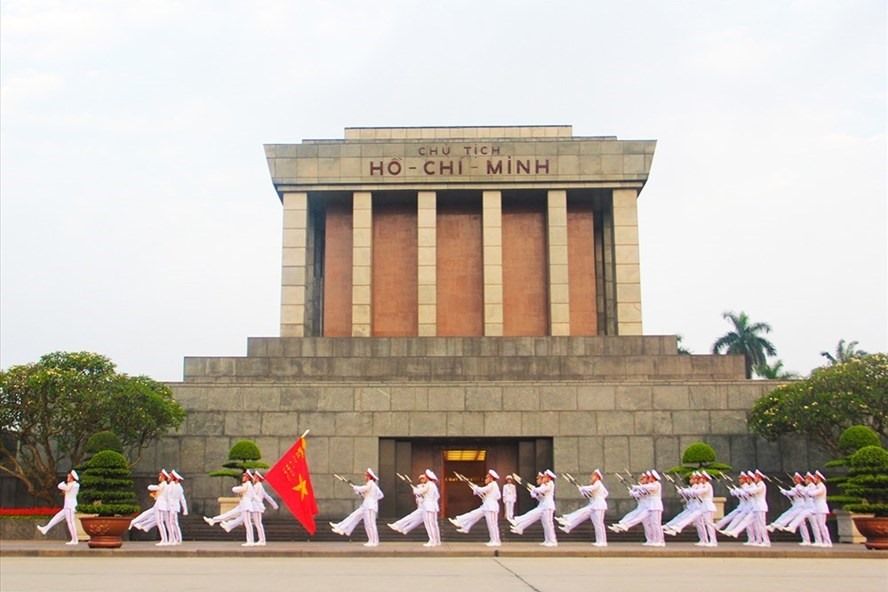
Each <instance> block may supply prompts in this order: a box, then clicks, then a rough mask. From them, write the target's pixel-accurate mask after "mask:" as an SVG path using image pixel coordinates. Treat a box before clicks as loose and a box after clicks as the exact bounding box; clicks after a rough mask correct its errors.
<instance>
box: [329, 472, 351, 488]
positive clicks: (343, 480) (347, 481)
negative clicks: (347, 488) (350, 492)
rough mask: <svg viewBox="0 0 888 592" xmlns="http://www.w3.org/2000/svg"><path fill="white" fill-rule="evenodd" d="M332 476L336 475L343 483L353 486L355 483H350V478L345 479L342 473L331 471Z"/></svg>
mask: <svg viewBox="0 0 888 592" xmlns="http://www.w3.org/2000/svg"><path fill="white" fill-rule="evenodd" d="M333 476H334V477H336V478H337V479H339V480H340V481H342V482H343V483H348V484H349V485H351V486H352V487H354V486H355V484H354V483H352V480H351V479H347V478H346V477H343V476H342V475H337V474H336V473H333Z"/></svg>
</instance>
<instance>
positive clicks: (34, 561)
mask: <svg viewBox="0 0 888 592" xmlns="http://www.w3.org/2000/svg"><path fill="white" fill-rule="evenodd" d="M482 549H483V551H482V550H479V549H478V547H477V546H476V545H471V544H450V545H445V546H444V547H442V548H440V549H438V550H435V551H428V550H424V549H422V548H421V547H420V548H419V549H417V547H416V546H415V545H412V544H390V545H383V546H381V547H379V548H376V549H366V548H364V547H363V546H360V545H355V544H347V543H341V544H317V543H315V544H312V543H272V544H270V545H268V546H267V547H265V548H258V549H257V548H252V549H246V550H243V549H241V548H240V547H239V546H238V545H234V544H232V543H191V544H189V543H186V544H185V545H183V546H182V547H180V548H177V549H175V550H173V549H164V548H160V549H158V548H157V547H155V546H154V545H152V544H150V543H127V544H126V545H125V546H124V548H123V549H120V550H116V551H99V550H95V549H88V548H86V545H78V546H77V547H75V548H71V547H66V546H65V545H60V544H59V543H57V542H54V543H52V544H48V543H47V542H41V543H39V544H38V543H29V544H20V543H17V544H15V545H10V544H8V543H4V544H3V545H2V553H0V591H2V592H44V591H46V592H48V591H53V592H55V591H60V590H65V591H66V592H80V591H84V592H86V591H91V592H96V591H103V590H109V591H110V590H114V591H117V590H122V589H125V590H127V592H141V591H143V590H144V591H151V592H155V591H156V590H158V589H166V590H174V591H177V592H178V591H191V590H213V591H214V592H216V591H224V590H244V589H262V590H309V591H312V590H337V591H341V592H346V591H350V590H360V591H361V592H377V591H379V592H382V591H385V592H392V591H394V590H405V589H408V588H410V589H416V590H420V589H421V590H422V591H423V592H436V591H446V592H457V591H460V590H468V589H475V590H487V591H490V592H493V591H500V590H527V591H537V592H550V591H551V592H573V591H580V590H582V591H584V592H588V591H589V590H593V589H598V590H606V591H609V592H610V591H618V590H635V589H638V588H640V589H648V590H657V591H658V592H663V591H669V590H679V589H686V588H688V587H689V586H690V587H701V586H703V587H705V588H707V589H712V590H718V591H719V592H735V591H736V592H739V591H741V590H742V591H743V592H749V591H750V590H754V591H755V592H770V591H780V592H784V591H785V590H790V589H799V588H800V589H804V590H805V592H818V591H830V592H832V591H835V590H842V591H843V592H857V591H861V592H864V591H866V592H868V591H874V592H878V591H884V590H888V561H886V559H888V554H885V553H878V552H874V551H866V550H865V549H863V548H862V546H860V545H839V546H837V547H835V548H834V550H819V552H814V553H811V552H808V551H802V550H800V549H799V548H798V546H797V545H789V544H785V545H775V546H774V547H772V548H771V549H768V550H749V549H746V548H743V547H742V546H741V545H723V546H721V547H719V549H718V550H717V551H718V553H712V550H707V551H706V552H702V551H701V550H700V549H698V548H695V547H694V546H693V545H691V544H687V545H671V546H670V547H667V548H666V549H665V550H655V549H646V548H642V547H640V546H639V545H612V546H611V547H608V548H607V549H606V550H604V551H605V552H602V550H594V551H592V550H590V549H589V546H588V545H579V544H569V545H562V546H559V547H558V549H555V550H549V549H541V548H540V547H539V546H537V545H530V544H520V545H510V546H509V547H503V548H501V549H500V550H499V554H498V555H495V554H494V553H493V552H492V551H490V550H489V549H487V548H484V547H482ZM690 578H693V580H691V579H690Z"/></svg>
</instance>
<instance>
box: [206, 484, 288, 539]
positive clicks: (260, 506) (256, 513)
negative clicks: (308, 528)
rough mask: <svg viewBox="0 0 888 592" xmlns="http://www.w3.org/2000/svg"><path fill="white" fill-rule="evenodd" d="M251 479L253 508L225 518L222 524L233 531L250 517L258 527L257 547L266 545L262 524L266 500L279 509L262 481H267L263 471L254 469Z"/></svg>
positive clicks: (227, 529) (223, 527)
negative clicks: (228, 518)
mask: <svg viewBox="0 0 888 592" xmlns="http://www.w3.org/2000/svg"><path fill="white" fill-rule="evenodd" d="M251 481H252V485H253V508H252V510H251V511H249V512H239V513H238V515H237V516H235V517H234V518H233V519H231V520H223V521H222V522H221V524H220V526H221V527H222V529H223V530H224V531H225V532H231V531H232V530H234V529H235V528H237V527H238V526H240V525H241V524H243V523H244V519H245V518H249V519H250V521H251V523H252V525H253V526H255V527H256V538H255V541H254V544H255V546H257V547H262V546H265V526H264V525H263V524H262V516H263V514H264V513H265V502H268V503H269V504H270V505H271V507H272V508H274V509H275V510H277V509H278V504H277V502H276V501H274V498H272V497H271V496H270V495H268V492H267V491H265V486H264V485H262V482H263V481H265V477H263V476H262V473H260V472H259V471H255V470H254V471H253V477H252V480H251Z"/></svg>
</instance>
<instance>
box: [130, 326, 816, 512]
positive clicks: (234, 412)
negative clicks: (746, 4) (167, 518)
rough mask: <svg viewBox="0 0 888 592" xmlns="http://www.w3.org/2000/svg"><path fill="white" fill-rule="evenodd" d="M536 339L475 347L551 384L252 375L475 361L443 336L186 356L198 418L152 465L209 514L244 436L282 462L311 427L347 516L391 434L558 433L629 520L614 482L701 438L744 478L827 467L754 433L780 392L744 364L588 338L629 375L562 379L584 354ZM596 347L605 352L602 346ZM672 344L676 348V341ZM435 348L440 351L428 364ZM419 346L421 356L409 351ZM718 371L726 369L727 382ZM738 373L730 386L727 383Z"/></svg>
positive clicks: (329, 500)
mask: <svg viewBox="0 0 888 592" xmlns="http://www.w3.org/2000/svg"><path fill="white" fill-rule="evenodd" d="M538 339H539V338H534V339H531V340H524V341H522V340H521V339H516V340H512V342H511V343H509V342H506V341H504V340H496V341H498V344H497V346H496V349H497V352H498V353H502V352H503V351H504V350H508V351H510V352H511V353H513V354H515V355H514V356H508V355H506V356H502V355H500V356H495V355H490V356H482V355H480V354H481V353H482V352H483V351H484V348H485V345H484V341H485V340H483V339H476V340H472V341H473V345H472V347H474V348H476V350H477V351H476V352H475V353H478V354H479V355H478V356H477V357H478V358H479V359H480V358H485V357H486V358H489V359H490V360H495V361H497V363H499V364H503V365H505V366H508V365H509V364H515V363H517V362H515V360H516V359H517V358H525V359H526V361H532V362H533V363H534V364H537V365H540V366H541V367H543V366H545V367H546V368H548V370H549V372H550V375H551V378H549V379H546V380H542V379H538V378H533V379H526V380H490V379H486V380H478V379H477V378H476V379H473V380H429V379H425V380H417V379H416V376H415V375H409V376H405V377H404V378H402V379H400V380H396V379H381V380H373V379H364V380H355V379H353V378H352V377H351V376H346V377H344V378H343V377H340V376H337V375H335V374H333V375H327V376H325V377H323V379H320V380H293V379H286V378H278V379H274V378H272V377H269V376H268V375H264V376H261V377H260V378H258V379H256V378H255V374H254V372H255V368H254V367H253V366H251V364H255V363H262V362H264V363H268V364H271V365H274V364H277V363H279V364H293V365H298V364H303V365H304V364H305V363H306V362H307V361H308V362H311V361H317V360H321V361H325V360H326V361H333V362H339V363H341V364H342V363H346V364H347V362H342V361H343V360H358V359H360V360H363V361H362V362H361V363H364V364H367V363H369V364H373V363H376V364H380V365H383V366H385V365H388V366H391V367H397V366H399V365H400V367H402V368H410V367H416V366H417V365H419V364H420V363H421V362H425V361H428V360H433V359H435V358H439V359H440V360H443V361H444V362H449V363H458V361H459V360H462V361H463V362H464V361H465V355H464V353H465V349H464V348H462V347H461V346H460V343H461V342H460V340H458V339H453V340H446V339H442V338H435V339H434V340H433V341H434V342H427V343H425V344H422V343H420V342H422V341H423V340H422V338H408V339H403V340H377V339H373V340H367V339H343V340H337V339H326V340H325V339H311V340H309V339H305V340H289V339H274V340H270V339H261V340H251V342H250V356H248V357H247V358H229V359H222V360H220V359H198V360H197V361H195V359H189V361H188V363H187V364H186V377H185V382H183V383H176V384H172V385H171V387H172V388H173V391H174V393H175V397H176V399H177V400H178V401H179V402H180V403H181V404H182V405H183V406H184V407H185V408H186V409H187V411H188V418H187V420H186V422H185V425H184V426H183V429H182V430H180V432H179V433H178V434H174V435H171V436H169V437H167V438H164V440H163V441H162V442H161V443H160V445H159V446H158V448H157V450H156V451H155V453H154V458H153V459H149V458H146V459H145V461H143V464H147V465H151V464H152V462H153V466H154V467H160V466H163V467H175V468H177V469H178V470H179V471H180V472H183V473H184V474H185V475H186V477H187V478H188V486H189V492H190V495H191V500H192V503H193V504H194V507H195V508H197V510H198V511H201V512H205V513H209V512H212V511H214V506H215V501H214V500H215V498H216V497H217V496H219V495H223V494H225V493H226V492H227V487H228V486H230V485H231V484H232V483H230V482H227V481H226V482H223V481H222V480H220V479H211V478H208V477H205V476H204V475H205V474H206V473H207V472H208V471H210V470H213V469H216V468H218V467H219V466H220V465H221V463H222V462H223V461H224V460H225V459H226V455H227V452H228V448H229V447H230V446H231V444H232V443H233V442H234V441H236V440H238V439H241V438H249V439H254V440H255V441H256V442H257V444H258V445H259V446H260V448H261V450H262V451H263V456H264V459H265V460H266V461H267V462H269V463H273V462H274V460H276V459H277V458H278V457H279V455H280V454H282V453H283V452H285V451H286V450H287V448H288V447H289V446H290V445H292V443H293V442H294V441H295V439H296V438H297V437H298V436H299V434H301V433H302V432H303V431H304V430H306V429H310V430H311V434H310V436H309V438H308V460H309V465H310V468H311V472H312V478H313V483H314V487H315V490H316V493H317V496H318V501H319V506H320V509H321V513H322V515H324V516H338V515H341V514H343V513H345V512H348V511H350V510H351V509H352V508H353V507H354V502H355V500H354V496H353V494H352V493H351V491H350V490H349V489H348V488H347V487H344V486H343V485H342V484H341V483H338V482H337V481H336V480H335V479H334V477H333V473H342V474H350V475H360V474H362V473H363V471H364V469H365V468H366V467H368V466H371V467H376V466H378V461H379V458H378V454H379V452H378V441H379V438H383V437H384V438H431V437H482V436H483V437H515V438H517V437H552V438H553V442H554V467H553V468H554V470H555V471H556V472H564V471H567V472H571V473H573V474H575V475H584V474H587V473H589V472H591V471H592V470H593V469H595V468H597V467H600V468H601V469H602V470H603V471H605V472H606V473H609V475H608V476H607V477H606V480H605V481H606V483H607V485H608V487H609V489H610V490H611V507H612V508H615V509H619V510H618V511H622V508H623V507H624V506H626V505H627V504H628V503H629V501H628V498H626V492H625V490H624V488H623V487H622V485H621V484H620V483H619V481H618V480H617V479H616V477H614V476H613V475H610V473H614V472H618V471H623V470H626V469H628V470H629V471H631V472H633V473H636V474H637V473H638V472H641V471H643V470H646V469H649V468H651V467H656V468H658V469H660V470H665V469H668V468H669V467H672V466H674V465H676V464H678V463H679V461H680V456H681V452H682V450H683V449H684V448H685V447H686V446H688V445H689V444H691V443H692V442H696V441H699V440H704V441H706V442H708V443H709V444H711V445H712V446H713V447H714V448H715V450H716V451H717V453H718V457H719V460H720V461H723V462H727V463H729V464H731V465H733V466H734V467H735V468H736V469H737V470H740V469H747V468H759V469H761V470H763V471H765V472H771V473H775V474H782V473H783V472H785V471H794V470H797V469H800V468H807V467H810V466H819V464H818V463H820V462H821V460H822V459H820V458H819V457H817V456H816V455H811V454H809V451H808V448H807V447H806V445H805V442H804V441H800V440H797V439H793V440H788V441H787V442H784V443H781V444H769V443H767V442H764V441H763V440H761V439H759V438H756V437H753V436H751V435H749V433H748V432H747V429H746V414H747V412H748V410H749V409H750V407H751V406H752V404H753V402H754V401H755V400H756V399H757V398H759V397H761V396H762V395H763V394H765V393H767V392H768V391H769V390H770V389H771V388H773V387H774V386H775V384H774V383H770V382H766V381H750V380H745V379H738V378H736V375H737V372H738V371H739V372H742V359H737V358H731V357H723V356H714V357H713V356H679V355H676V354H674V353H673V354H672V355H669V354H668V350H669V349H670V348H669V341H668V340H666V341H662V339H663V338H638V339H637V340H636V341H635V345H634V346H633V345H632V344H631V342H630V343H628V344H627V342H626V341H625V340H626V339H630V340H633V339H636V338H585V339H583V340H581V341H583V342H584V343H582V345H583V346H584V349H583V350H582V351H583V353H585V352H586V351H587V349H586V348H587V347H596V348H599V347H600V351H599V353H601V354H602V355H601V356H599V357H600V358H601V359H607V360H609V362H608V363H609V364H610V366H609V367H619V368H621V371H622V372H623V373H624V377H623V378H622V379H620V380H615V379H608V378H604V379H602V378H600V377H597V376H595V375H594V374H593V373H592V371H591V369H592V368H594V364H591V363H590V364H589V365H588V368H590V374H589V376H587V377H586V379H584V380H565V379H558V372H559V371H560V370H555V369H561V368H565V367H567V366H565V365H564V364H563V363H562V362H563V361H564V359H567V358H576V359H577V360H579V359H581V358H582V357H583V356H582V355H574V356H572V355H571V353H574V354H579V353H580V352H579V350H571V347H568V342H567V341H563V342H560V341H559V340H558V339H555V338H549V339H546V340H544V343H545V345H546V348H547V350H548V351H549V352H550V353H551V352H552V351H554V352H560V353H558V354H552V355H546V354H545V352H540V347H536V348H534V347H530V346H532V345H533V344H535V343H536V344H537V345H540V343H542V342H539V341H538ZM566 339H571V340H572V339H575V338H566ZM448 341H449V343H447V342H448ZM592 341H598V342H599V343H597V344H594V346H593V345H590V344H591V342H592ZM608 342H609V343H608ZM522 343H524V344H525V345H526V344H530V346H529V347H530V349H528V350H527V351H526V352H523V350H522V348H521V344H522ZM671 343H672V346H673V347H674V338H672V341H671ZM349 344H353V347H349ZM664 344H665V350H666V351H665V352H664ZM463 345H465V343H463ZM297 347H298V348H299V349H300V351H298V352H297V351H295V349H294V348H297ZM490 347H493V346H492V345H491V346H490ZM572 347H574V348H577V347H579V346H578V345H576V344H574V345H573V346H572ZM645 347H647V348H654V349H656V353H652V354H649V355H646V356H645V355H640V356H633V355H631V354H633V348H641V349H642V350H643V349H644V348H645ZM448 348H449V352H450V355H447V352H448ZM627 348H628V349H627ZM431 350H434V351H439V350H440V351H441V352H443V353H441V355H438V356H435V355H430V351H431ZM457 350H459V351H457ZM411 351H412V352H413V353H414V354H415V355H412V356H411V355H408V354H409V353H410V352H411ZM337 352H338V353H337ZM393 352H394V353H393ZM533 352H540V353H539V355H531V354H532V353H533ZM605 352H611V353H610V354H605ZM522 353H526V354H528V355H522ZM621 353H622V355H620V354H621ZM358 354H360V355H358ZM562 354H563V355H562ZM627 354H629V355H627ZM470 357H471V356H470ZM633 357H637V358H638V359H641V360H643V361H644V360H648V361H650V359H652V358H658V359H659V363H661V364H663V365H669V364H672V365H682V367H686V368H695V367H696V368H706V372H701V373H700V374H699V376H700V377H701V378H696V379H695V378H693V377H694V376H695V374H694V373H693V372H690V373H688V374H689V376H690V378H685V379H675V378H669V379H651V378H645V379H636V378H634V377H633V375H632V374H631V373H629V374H627V372H628V369H629V368H630V367H631V366H632V363H631V362H627V360H630V359H632V358H633ZM558 358H560V362H559V363H556V362H557V361H559V360H558ZM553 360H555V361H553ZM354 363H355V364H357V363H358V362H354ZM411 364H413V366H411ZM713 368H721V373H720V374H719V373H718V372H714V371H713ZM725 369H728V370H730V372H728V371H726V370H725ZM505 374H507V373H505ZM727 375H732V376H733V378H730V379H726V378H724V376H727ZM712 376H721V377H722V379H720V380H716V379H713V378H712ZM668 495H671V491H670V492H669V493H668ZM580 503H581V500H580V499H579V497H578V496H577V495H576V493H575V491H574V490H573V488H572V487H570V486H567V484H566V483H563V484H562V485H561V489H560V494H559V509H560V510H562V509H563V510H569V509H571V508H572V507H575V506H576V505H578V504H580ZM670 503H674V499H673V501H672V502H670Z"/></svg>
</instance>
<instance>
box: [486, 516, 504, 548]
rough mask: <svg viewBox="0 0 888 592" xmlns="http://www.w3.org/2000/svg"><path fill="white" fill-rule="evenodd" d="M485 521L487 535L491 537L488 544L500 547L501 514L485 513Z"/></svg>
mask: <svg viewBox="0 0 888 592" xmlns="http://www.w3.org/2000/svg"><path fill="white" fill-rule="evenodd" d="M484 519H485V520H486V521H487V534H488V536H489V537H490V540H489V541H487V543H488V544H489V545H499V544H500V534H499V512H490V511H488V512H484Z"/></svg>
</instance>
